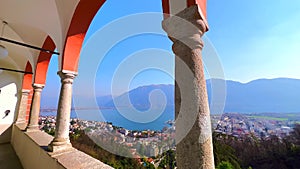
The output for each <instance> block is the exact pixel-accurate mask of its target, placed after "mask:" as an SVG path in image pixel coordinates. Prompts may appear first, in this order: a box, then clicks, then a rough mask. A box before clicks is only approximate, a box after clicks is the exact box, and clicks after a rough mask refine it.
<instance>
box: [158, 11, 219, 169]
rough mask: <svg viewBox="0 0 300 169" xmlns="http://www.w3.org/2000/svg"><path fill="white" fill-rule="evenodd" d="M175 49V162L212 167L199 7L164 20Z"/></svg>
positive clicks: (195, 168) (189, 168) (182, 166)
mask: <svg viewBox="0 0 300 169" xmlns="http://www.w3.org/2000/svg"><path fill="white" fill-rule="evenodd" d="M162 26H163V29H164V30H165V31H166V32H167V33H168V36H169V38H170V39H171V40H172V41H173V46H172V49H173V52H174V53H175V55H176V57H175V117H176V123H175V125H176V137H175V139H176V156H177V157H176V162H177V167H178V168H179V169H200V168H201V169H213V168H214V157H213V146H212V133H211V121H210V112H209V105H208V97H207V91H206V82H205V77H204V67H203V63H202V54H201V51H202V48H203V42H202V40H201V37H202V35H203V34H204V33H205V32H206V31H207V26H206V24H205V22H204V21H203V20H202V18H201V17H200V15H199V12H198V7H197V6H196V5H195V6H191V7H189V8H186V9H184V10H183V11H181V12H179V13H178V14H176V15H175V16H170V17H169V18H166V19H165V20H164V21H163V22H162Z"/></svg>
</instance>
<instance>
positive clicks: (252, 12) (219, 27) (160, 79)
mask: <svg viewBox="0 0 300 169" xmlns="http://www.w3.org/2000/svg"><path fill="white" fill-rule="evenodd" d="M161 11H162V8H161V1H160V0H151V1H150V0H148V1H141V0H126V1H117V0H107V2H106V3H105V4H104V5H103V7H102V8H101V9H100V11H99V12H98V14H97V16H96V17H95V18H94V20H93V22H92V24H91V26H90V29H89V31H88V33H87V36H86V40H85V44H89V41H90V40H91V39H92V42H93V43H96V44H97V41H98V40H97V38H95V37H97V34H98V35H99V32H101V29H103V27H105V25H106V26H107V24H109V23H111V22H112V21H116V22H118V20H120V18H121V17H124V16H128V15H131V14H136V13H145V12H158V13H161ZM207 15H208V22H209V26H210V30H209V31H208V32H207V33H206V35H205V36H206V38H207V39H209V40H210V42H211V44H212V45H213V46H214V49H215V50H216V52H217V54H218V56H217V57H218V58H219V60H220V62H221V64H222V66H223V71H224V75H225V78H226V79H230V80H235V81H240V82H248V81H251V80H254V79H259V78H277V77H289V78H297V79H300V71H298V69H297V68H298V65H299V64H300V57H299V56H300V47H299V46H300V29H299V28H300V1H298V0H291V1H288V2H286V1H284V0H276V1H271V0H264V1H261V0H251V1H250V0H247V1H239V0H229V1H208V2H207ZM161 19H162V18H161ZM160 21H161V20H159V19H155V20H151V18H150V19H149V20H148V22H149V23H151V24H152V25H151V26H153V27H155V29H156V28H157V27H160ZM135 24H136V25H135ZM131 26H140V25H138V23H133V25H131ZM127 27H128V26H127ZM125 29H126V28H125V26H124V27H122V26H120V27H119V28H118V29H117V31H124V30H125ZM129 29H130V26H129ZM161 32H163V31H162V30H161V31H159V30H157V31H156V32H155V33H143V34H139V35H134V36H131V37H127V38H125V39H122V40H121V41H119V42H118V43H116V44H115V45H114V46H113V47H112V48H111V49H110V50H109V51H108V53H107V54H106V55H105V57H104V59H103V60H102V62H101V63H99V65H98V66H99V67H98V71H97V72H95V73H94V74H93V73H91V76H92V77H91V78H93V79H94V81H95V91H96V94H97V95H107V94H110V91H111V81H112V76H113V75H114V73H115V71H116V69H117V68H118V65H119V64H121V63H122V62H123V61H124V60H126V58H127V57H128V56H131V55H133V54H134V53H139V52H141V51H143V50H146V49H159V50H161V51H162V55H164V56H162V57H169V60H168V61H166V62H165V65H166V66H167V67H168V68H172V67H174V61H173V60H174V57H173V56H172V55H171V54H172V52H171V45H172V43H171V42H170V41H169V40H168V38H167V37H166V36H165V35H163V33H162V34H161ZM111 34H112V35H114V34H116V32H113V29H112V32H111ZM93 37H94V38H93ZM105 40H106V39H105ZM107 41H109V39H107ZM100 42H101V43H103V39H101V38H100V39H99V44H98V47H99V48H100V47H101V46H102V44H101V43H100ZM206 48H207V46H206ZM204 50H206V49H204ZM88 52H90V54H92V55H95V56H94V57H96V56H97V52H94V51H87V52H86V53H88ZM83 53H84V52H83ZM90 54H89V55H90ZM89 55H86V56H85V55H82V56H81V60H80V63H83V62H85V61H87V60H88V59H89V58H90V57H91V56H89ZM204 57H209V56H204ZM148 61H149V60H145V62H148ZM136 64H139V63H136ZM82 65H83V64H82ZM82 65H81V64H80V65H79V76H80V74H81V72H84V71H87V70H89V67H87V66H82ZM128 69H130V67H128ZM56 72H57V58H56V57H55V56H54V57H53V59H52V60H51V63H50V68H49V71H48V78H47V84H46V87H45V89H44V92H43V93H44V94H47V95H48V96H51V95H55V96H56V95H58V93H57V92H53V91H54V90H55V91H59V87H60V82H59V78H58V76H57V75H56ZM169 73H170V72H169ZM171 73H172V72H171ZM206 76H207V78H209V75H208V74H206ZM172 81H173V80H172V75H170V74H168V72H167V73H166V72H164V71H161V70H157V69H147V70H144V71H140V72H138V74H137V75H136V76H135V77H134V78H133V79H132V81H131V82H130V84H122V83H120V84H118V85H119V88H118V89H117V91H116V94H120V93H122V92H124V91H126V89H128V88H129V89H131V88H135V87H137V86H141V85H147V84H158V83H167V84H170V83H172ZM124 82H125V81H124ZM75 83H76V84H78V85H79V86H80V85H82V86H84V85H85V84H86V83H87V81H86V80H84V79H82V78H77V79H75ZM124 86H125V87H124Z"/></svg>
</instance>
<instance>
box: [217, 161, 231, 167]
mask: <svg viewBox="0 0 300 169" xmlns="http://www.w3.org/2000/svg"><path fill="white" fill-rule="evenodd" d="M216 169H233V166H232V165H231V164H230V162H228V161H222V162H221V163H220V164H219V165H218V166H217V168H216Z"/></svg>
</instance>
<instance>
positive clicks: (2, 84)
mask: <svg viewBox="0 0 300 169" xmlns="http://www.w3.org/2000/svg"><path fill="white" fill-rule="evenodd" d="M17 83H18V80H17V78H16V76H14V75H13V74H10V73H6V72H5V71H3V72H1V73H0V90H1V93H0V143H4V142H9V141H10V136H11V125H12V124H13V122H14V119H15V117H16V112H17V111H16V107H17V103H18V87H17ZM6 110H9V111H10V113H9V114H8V115H7V116H6V115H5V113H4V112H5V111H6Z"/></svg>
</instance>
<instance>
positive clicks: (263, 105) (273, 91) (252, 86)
mask: <svg viewBox="0 0 300 169" xmlns="http://www.w3.org/2000/svg"><path fill="white" fill-rule="evenodd" d="M206 82H207V92H208V97H209V102H210V107H211V108H210V109H211V112H212V113H222V112H220V111H222V110H224V112H240V113H253V112H257V113H259V112H286V113H288V112H300V103H299V101H300V90H299V89H300V80H299V79H289V78H277V79H258V80H254V81H251V82H249V83H240V82H236V81H230V80H227V81H224V80H220V79H210V80H207V81H206ZM225 84H226V85H225ZM222 88H223V89H224V90H222ZM158 90H160V91H162V92H163V93H164V95H165V97H166V103H167V106H174V99H173V98H174V86H173V85H149V86H142V87H138V88H136V89H133V90H131V91H129V92H127V93H124V94H122V95H121V96H118V97H116V98H115V101H117V102H118V106H119V107H126V106H129V105H130V104H132V105H133V106H134V107H135V108H137V109H140V110H145V109H148V108H149V107H150V102H149V99H148V98H149V96H150V93H151V92H153V91H155V92H153V93H152V96H151V97H150V98H152V104H153V105H152V106H161V105H162V104H163V103H164V102H163V97H161V96H160V95H159V93H158V92H157V91H158ZM224 92H226V93H224ZM128 97H129V98H130V101H131V103H129V102H128V99H127V98H128ZM223 97H224V99H226V101H225V107H224V106H222V105H224V99H222V98H223ZM114 106H115V105H114V102H113V101H108V102H107V103H106V104H105V107H114ZM216 107H217V108H216ZM223 107H224V109H222V108H223Z"/></svg>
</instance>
